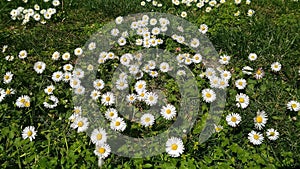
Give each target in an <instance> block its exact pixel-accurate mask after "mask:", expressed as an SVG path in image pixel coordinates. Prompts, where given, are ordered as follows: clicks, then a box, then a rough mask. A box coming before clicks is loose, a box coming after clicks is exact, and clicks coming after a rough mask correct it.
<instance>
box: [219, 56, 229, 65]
mask: <svg viewBox="0 0 300 169" xmlns="http://www.w3.org/2000/svg"><path fill="white" fill-rule="evenodd" d="M229 61H230V56H228V55H223V56H220V59H219V63H221V64H222V65H228V63H229Z"/></svg>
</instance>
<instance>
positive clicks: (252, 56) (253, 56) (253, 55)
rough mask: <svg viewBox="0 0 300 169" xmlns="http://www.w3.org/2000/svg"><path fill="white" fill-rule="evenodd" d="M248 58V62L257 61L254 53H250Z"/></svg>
mask: <svg viewBox="0 0 300 169" xmlns="http://www.w3.org/2000/svg"><path fill="white" fill-rule="evenodd" d="M248 58H249V60H251V61H254V60H256V59H257V55H256V54H255V53H250V54H249V56H248Z"/></svg>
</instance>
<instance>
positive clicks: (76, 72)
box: [72, 68, 84, 79]
mask: <svg viewBox="0 0 300 169" xmlns="http://www.w3.org/2000/svg"><path fill="white" fill-rule="evenodd" d="M72 74H73V77H77V78H79V79H80V78H83V77H84V71H83V70H82V69H80V68H76V69H75V70H73V72H72Z"/></svg>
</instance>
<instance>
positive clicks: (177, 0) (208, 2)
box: [141, 0, 255, 18]
mask: <svg viewBox="0 0 300 169" xmlns="http://www.w3.org/2000/svg"><path fill="white" fill-rule="evenodd" d="M147 3H148V4H151V5H152V6H154V7H162V4H161V3H159V2H158V1H156V0H146V1H144V0H143V1H141V5H142V6H145V5H146V4H147ZM224 3H226V0H219V1H217V0H172V4H173V5H174V6H176V7H178V6H186V7H196V8H198V9H205V12H207V13H208V12H210V11H211V10H212V9H213V8H218V7H219V6H220V5H221V4H224ZM227 3H229V2H227ZM234 4H235V5H237V6H240V5H241V4H242V0H234ZM245 4H246V5H250V4H251V0H246V1H245ZM254 13H255V11H254V10H253V9H249V10H248V11H247V13H246V15H247V16H249V17H252V16H253V15H254ZM240 14H241V12H240V11H239V10H238V11H236V12H234V14H233V15H234V16H239V15H240ZM180 16H181V17H182V18H185V17H187V16H188V14H187V12H186V11H182V12H181V14H180Z"/></svg>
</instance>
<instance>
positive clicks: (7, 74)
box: [3, 72, 14, 84]
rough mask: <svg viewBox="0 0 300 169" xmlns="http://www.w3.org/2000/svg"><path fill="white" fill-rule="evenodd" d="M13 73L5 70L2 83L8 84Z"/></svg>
mask: <svg viewBox="0 0 300 169" xmlns="http://www.w3.org/2000/svg"><path fill="white" fill-rule="evenodd" d="M13 76H14V74H12V73H11V72H6V73H5V75H4V77H3V83H4V84H8V83H10V82H11V81H12V79H13Z"/></svg>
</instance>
